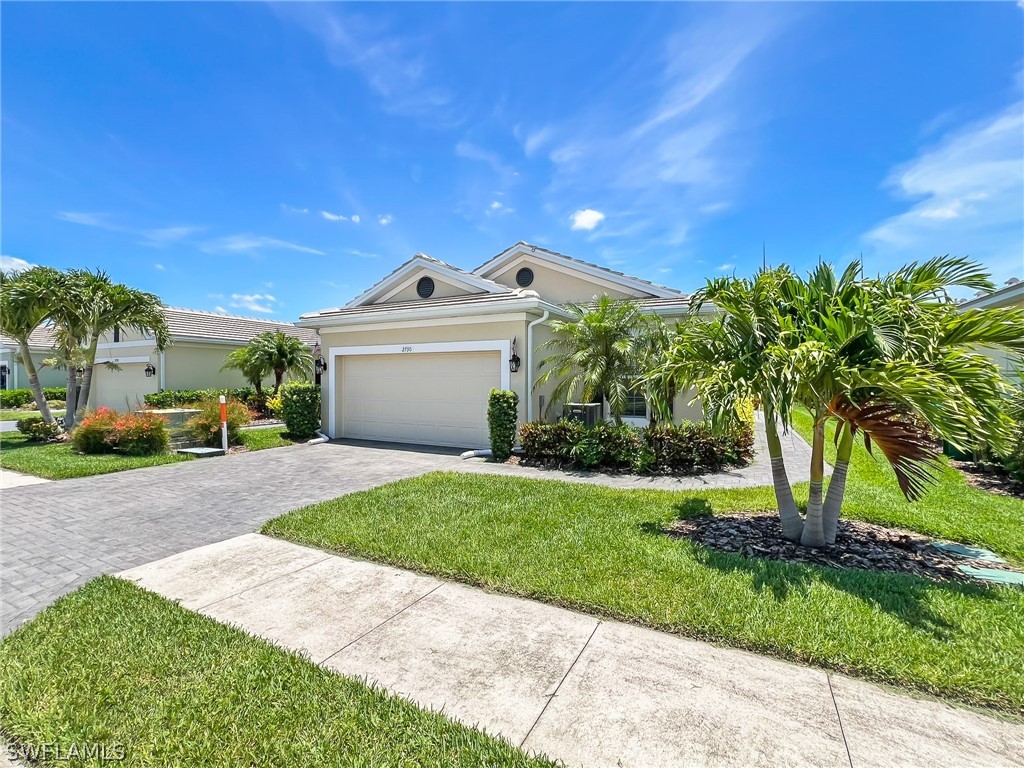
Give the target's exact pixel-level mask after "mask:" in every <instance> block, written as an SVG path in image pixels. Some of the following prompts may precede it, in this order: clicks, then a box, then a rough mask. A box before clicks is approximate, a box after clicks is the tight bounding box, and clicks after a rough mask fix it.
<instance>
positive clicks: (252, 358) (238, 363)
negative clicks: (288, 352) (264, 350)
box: [221, 344, 272, 400]
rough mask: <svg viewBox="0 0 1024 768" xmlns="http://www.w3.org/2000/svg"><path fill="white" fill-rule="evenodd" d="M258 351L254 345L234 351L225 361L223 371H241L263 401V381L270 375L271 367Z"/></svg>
mask: <svg viewBox="0 0 1024 768" xmlns="http://www.w3.org/2000/svg"><path fill="white" fill-rule="evenodd" d="M258 351H259V350H258V349H257V347H256V346H254V345H253V344H247V345H246V346H244V347H239V348H238V349H233V350H232V351H231V352H229V353H228V356H227V357H226V358H225V359H224V365H222V366H221V370H222V371H230V370H235V371H240V372H241V374H242V376H244V377H245V380H246V381H247V382H249V383H250V384H252V385H253V387H255V388H256V395H257V396H258V397H259V398H260V400H262V399H263V380H264V379H265V378H267V376H269V375H270V372H271V370H272V369H271V367H270V365H269V363H268V361H267V360H266V359H265V358H264V357H262V356H261V355H260V354H258Z"/></svg>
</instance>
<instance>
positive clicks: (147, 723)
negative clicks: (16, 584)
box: [0, 576, 553, 768]
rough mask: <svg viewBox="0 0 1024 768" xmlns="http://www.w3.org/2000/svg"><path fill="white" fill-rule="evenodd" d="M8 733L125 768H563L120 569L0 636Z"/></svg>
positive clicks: (0, 683)
mask: <svg viewBox="0 0 1024 768" xmlns="http://www.w3.org/2000/svg"><path fill="white" fill-rule="evenodd" d="M0 727H2V729H3V731H4V733H5V734H6V735H7V736H9V737H12V738H13V739H14V740H15V742H16V743H17V744H20V745H22V747H23V748H28V749H30V748H31V747H32V746H38V745H41V744H51V745H60V746H61V747H62V748H63V749H64V750H65V751H66V750H67V749H68V748H69V746H70V745H71V744H79V745H81V744H83V743H84V744H92V743H99V744H105V745H107V748H108V751H109V752H108V753H109V754H115V750H116V745H118V744H120V745H123V749H124V757H125V759H124V761H123V762H118V763H117V764H118V765H125V766H160V767H162V766H170V765H178V766H189V765H203V766H231V767H232V768H234V766H282V767H284V766H287V767H288V768H293V767H294V768H302V767H303V766H346V767H347V766H408V767H409V768H412V767H413V766H424V767H427V766H437V768H444V767H446V766H473V767H474V768H476V767H477V766H499V765H500V766H538V767H539V766H552V765H553V764H552V763H549V762H547V761H544V760H539V759H532V758H530V757H527V756H526V755H525V754H524V753H523V752H521V751H520V750H518V749H516V748H515V747H512V746H510V745H508V744H506V743H505V742H502V741H499V740H497V739H494V738H492V737H490V736H487V735H485V734H483V733H481V732H479V731H475V730H472V729H469V728H466V727H464V726H461V725H458V724H456V723H453V722H452V721H450V720H448V719H446V718H445V717H443V716H441V715H439V714H436V713H432V712H426V711H424V710H421V709H419V708H417V707H416V706H414V705H413V704H410V703H408V702H406V701H403V700H402V699H399V698H396V697H393V696H389V695H388V694H386V693H384V692H382V691H379V690H373V689H371V688H368V687H367V686H365V685H363V684H362V683H360V682H357V681H355V680H352V679H349V678H345V677H341V676H340V675H336V674H333V673H331V672H328V671H326V670H324V669H322V668H320V667H318V666H316V665H314V664H312V663H311V662H309V661H307V660H305V659H303V658H301V657H300V656H298V655H296V654H292V653H288V652H286V651H283V650H280V649H278V648H276V647H274V646H272V645H270V644H269V643H266V642H264V641H262V640H258V639H255V638H253V637H250V636H249V635H246V634H245V633H243V632H241V631H240V630H238V629H234V628H232V627H228V626H225V625H222V624H218V623H216V622H214V621H212V620H211V619H208V618H206V617H204V616H200V615H199V614H196V613H192V612H191V611H187V610H184V609H183V608H180V607H179V606H177V605H176V604H174V603H172V602H170V601H168V600H165V599H163V598H161V597H158V596H157V595H154V594H152V593H150V592H146V591H144V590H142V589H139V588H138V587H136V586H134V585H132V584H129V583H128V582H125V581H121V580H120V579H116V578H113V577H110V576H103V577H100V578H98V579H96V580H94V581H92V582H90V583H89V584H87V585H86V586H84V587H82V588H81V589H79V590H78V591H76V592H74V593H72V594H70V595H67V596H66V597H64V598H62V599H60V600H59V601H58V602H57V603H55V604H54V605H53V606H51V607H50V608H48V609H47V610H46V611H44V612H43V613H42V614H40V615H39V616H38V617H36V618H35V619H34V620H33V621H31V622H30V623H28V624H27V625H25V626H23V627H21V628H19V629H18V630H16V631H15V632H14V633H12V634H11V635H10V636H9V637H7V638H6V639H5V640H3V641H2V643H0ZM83 762H84V761H83ZM42 764H44V765H65V764H66V763H64V762H61V761H58V760H50V761H48V762H47V761H43V762H42ZM74 764H82V763H74ZM91 764H94V763H91Z"/></svg>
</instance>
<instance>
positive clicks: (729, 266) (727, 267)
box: [715, 264, 736, 272]
mask: <svg viewBox="0 0 1024 768" xmlns="http://www.w3.org/2000/svg"><path fill="white" fill-rule="evenodd" d="M715 269H717V270H718V271H719V272H729V271H730V270H733V269H736V265H735V264H719V265H718V266H717V267H715Z"/></svg>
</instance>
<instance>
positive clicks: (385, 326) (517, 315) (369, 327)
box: [325, 312, 529, 333]
mask: <svg viewBox="0 0 1024 768" xmlns="http://www.w3.org/2000/svg"><path fill="white" fill-rule="evenodd" d="M528 318H529V315H528V314H526V313H525V312H505V313H504V314H500V315H487V316H486V317H484V318H480V317H440V318H435V319H432V320H396V321H394V322H390V323H360V324H359V325H355V326H345V327H343V328H335V329H333V330H332V329H330V328H328V329H326V331H325V332H326V333H348V332H355V333H363V332H365V331H394V330H399V329H405V328H439V327H441V326H447V325H475V324H477V323H481V322H485V323H515V322H522V321H524V320H526V319H528Z"/></svg>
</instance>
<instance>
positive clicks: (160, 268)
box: [153, 264, 165, 272]
mask: <svg viewBox="0 0 1024 768" xmlns="http://www.w3.org/2000/svg"><path fill="white" fill-rule="evenodd" d="M153 269H155V270H156V271H157V272H163V271H164V269H165V267H164V265H163V264H154V265H153Z"/></svg>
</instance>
